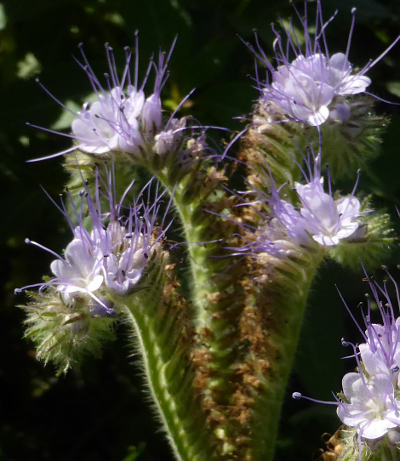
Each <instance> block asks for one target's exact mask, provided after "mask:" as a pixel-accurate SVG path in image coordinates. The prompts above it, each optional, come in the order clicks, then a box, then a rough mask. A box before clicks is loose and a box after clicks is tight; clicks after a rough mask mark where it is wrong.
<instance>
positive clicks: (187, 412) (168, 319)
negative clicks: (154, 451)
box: [121, 266, 213, 461]
mask: <svg viewBox="0 0 400 461" xmlns="http://www.w3.org/2000/svg"><path fill="white" fill-rule="evenodd" d="M163 270H165V269H164V266H161V269H160V272H159V273H158V274H157V277H155V276H153V277H151V278H150V279H149V280H148V284H149V287H147V288H146V287H145V288H144V289H143V291H140V292H138V293H136V294H134V295H133V296H132V297H131V298H130V299H128V300H126V299H124V300H121V301H123V302H124V304H125V308H124V311H125V315H126V319H127V322H128V324H129V325H130V326H131V328H132V330H133V336H134V338H135V341H134V347H135V348H136V349H137V350H138V352H139V355H140V357H141V360H142V366H143V372H144V375H145V377H146V384H147V385H148V388H149V390H150V394H151V397H152V401H153V402H154V404H155V407H156V413H157V414H158V416H159V418H160V420H161V422H162V426H163V428H164V430H165V432H166V435H167V439H168V441H169V443H170V446H171V448H172V451H173V453H174V456H175V458H176V459H177V460H178V461H209V460H210V459H211V458H212V451H213V450H212V447H211V446H210V443H207V440H206V439H207V429H206V424H205V418H204V416H203V414H202V412H201V411H200V403H199V398H198V395H196V392H195V389H194V388H193V376H194V374H193V371H192V369H191V364H190V360H189V353H190V352H189V350H190V345H191V344H190V340H191V336H190V332H189V331H188V329H187V326H186V325H185V321H184V312H183V311H182V310H181V309H180V306H179V301H178V300H177V299H174V297H172V298H170V299H169V301H167V302H165V299H163V298H165V293H163V287H164V280H163V279H164V276H163V274H162V271H163ZM164 291H165V290H164ZM169 296H170V295H169ZM181 307H182V306H181Z"/></svg>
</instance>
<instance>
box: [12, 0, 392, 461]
mask: <svg viewBox="0 0 400 461" xmlns="http://www.w3.org/2000/svg"><path fill="white" fill-rule="evenodd" d="M296 13H297V16H298V19H299V20H300V22H301V26H302V35H301V36H299V35H298V34H297V32H296V30H295V28H294V26H293V25H292V22H289V26H286V25H285V23H283V22H282V27H283V32H282V33H281V32H278V31H277V30H276V29H275V28H274V33H275V35H276V40H275V41H274V52H275V59H274V61H271V60H270V59H269V58H268V57H267V54H266V53H265V52H264V51H263V50H262V48H261V46H260V44H259V42H258V39H257V37H256V46H255V47H253V46H251V45H250V47H251V49H252V51H253V52H254V53H255V55H256V57H257V58H258V60H259V61H261V63H262V64H263V65H265V67H266V70H267V74H268V75H269V77H268V79H267V80H265V81H264V80H262V79H261V78H260V73H259V72H258V74H257V75H256V81H257V86H258V89H259V91H260V95H259V99H258V101H257V102H256V104H255V106H254V108H253V110H252V112H251V113H250V114H249V117H248V121H249V123H248V126H247V127H246V129H245V130H243V133H242V135H240V136H239V135H237V134H236V135H235V134H233V137H232V139H233V140H237V139H239V138H240V139H239V143H238V144H239V153H238V157H239V160H240V161H239V162H236V160H233V161H232V156H231V155H229V156H227V155H225V154H226V151H227V150H228V149H227V148H226V147H225V148H223V147H221V148H220V149H218V148H217V149H216V148H215V147H213V148H210V146H209V142H208V139H207V131H208V130H209V129H212V127H206V126H201V125H200V124H199V123H198V122H196V123H195V122H194V119H192V118H191V117H181V118H178V116H177V113H178V111H179V110H180V108H181V106H182V105H183V104H184V103H185V102H186V101H187V99H188V98H189V97H191V93H190V94H189V95H188V96H187V97H186V98H184V99H183V101H182V102H181V103H180V104H179V105H178V107H177V109H176V110H175V111H174V112H173V113H172V114H167V113H166V111H165V110H164V108H163V107H164V105H163V101H162V99H161V91H162V89H163V88H164V86H165V83H166V80H167V77H168V73H167V66H168V65H169V62H170V60H171V57H172V51H173V48H174V46H175V42H174V43H173V45H172V47H171V48H170V51H169V52H168V53H166V54H165V53H161V52H160V53H159V54H158V56H157V59H151V60H150V63H149V65H148V67H147V71H146V73H145V76H144V78H143V79H140V78H139V57H138V56H139V54H138V42H137V38H136V46H135V50H134V52H131V50H130V49H128V48H126V49H125V61H124V64H123V66H122V72H119V70H118V69H119V67H118V63H117V61H116V59H115V57H114V53H113V50H112V49H111V47H110V45H108V44H107V45H106V61H107V67H108V73H106V74H105V77H104V79H103V78H102V79H100V78H99V77H97V75H96V74H95V73H94V71H93V69H92V67H91V65H90V63H89V60H88V58H87V56H86V54H85V53H84V52H83V49H82V47H81V46H80V50H81V58H80V59H79V60H77V61H78V64H79V66H80V67H81V68H82V69H83V71H84V72H85V73H86V75H87V76H88V79H89V82H90V85H91V88H92V90H93V95H92V96H91V97H90V98H88V99H87V101H85V102H84V104H83V105H82V108H81V110H79V111H77V112H73V114H72V115H73V121H72V123H71V127H70V132H69V133H57V134H63V135H66V136H67V137H69V138H70V139H71V141H72V146H71V147H70V148H68V149H67V150H65V151H63V152H59V153H57V154H53V155H47V156H46V155H45V156H40V157H39V158H37V159H36V160H49V159H52V158H54V157H55V158H56V157H59V156H65V163H64V166H65V168H66V169H67V171H68V172H69V174H70V177H69V180H68V185H67V186H68V187H67V192H66V196H67V200H65V199H62V201H61V204H60V205H58V204H57V203H56V202H54V203H55V204H56V206H57V207H58V208H59V210H60V211H61V212H62V214H63V215H64V217H65V219H66V220H67V222H68V224H69V226H70V228H71V232H72V239H71V241H70V242H69V243H68V244H67V245H66V248H65V250H64V252H62V253H60V254H57V253H55V252H54V251H52V250H49V249H47V248H46V247H44V246H42V245H41V244H39V243H36V242H32V241H30V240H27V242H28V243H31V244H33V245H34V246H38V247H40V248H42V249H44V250H46V251H48V252H49V253H50V254H51V255H52V257H53V261H52V262H51V264H50V271H49V272H51V274H52V275H50V276H47V277H44V279H43V281H42V282H39V283H37V284H34V285H29V286H27V287H24V288H23V289H19V290H17V292H21V291H25V292H26V294H27V298H28V301H27V303H26V304H25V305H24V306H23V309H24V310H25V311H26V313H27V317H26V322H25V325H26V336H27V337H28V338H30V339H31V340H32V341H33V343H34V345H35V347H36V351H37V357H38V359H40V360H42V361H43V362H44V363H53V364H55V365H56V367H57V368H58V370H59V372H60V373H63V372H64V373H65V372H67V370H69V369H70V368H74V367H76V366H78V365H79V363H80V361H81V360H82V359H83V357H88V356H89V355H91V354H92V355H93V354H95V355H96V354H98V353H99V352H100V350H101V345H102V343H103V341H104V340H105V339H107V338H112V336H113V332H114V326H115V325H116V324H118V323H123V324H124V325H125V327H126V328H128V329H129V331H130V332H131V334H130V335H129V342H130V345H131V347H132V349H133V350H134V351H136V352H137V354H136V355H137V357H138V360H139V361H140V363H141V365H142V370H143V376H144V381H145V385H146V386H147V389H148V391H149V394H150V397H151V401H152V402H153V406H154V408H155V411H156V413H157V415H158V417H159V421H160V423H161V426H162V428H163V430H164V432H165V435H166V437H167V439H168V441H169V444H170V447H171V450H172V453H173V455H174V456H175V458H176V459H177V460H181V461H212V460H216V461H217V460H245V461H268V460H272V459H273V456H274V453H275V447H276V440H277V434H278V424H279V419H280V413H281V407H282V402H283V399H284V397H285V395H286V387H287V383H288V379H289V375H290V372H291V369H292V366H293V361H294V356H295V353H296V348H297V345H298V341H299V336H300V331H301V326H302V322H303V317H304V313H305V310H306V305H307V300H308V295H309V291H310V287H311V286H312V283H313V280H314V277H315V275H316V274H317V273H318V272H319V267H320V264H321V263H322V261H324V260H325V259H326V258H328V257H329V258H331V259H334V260H335V261H337V262H338V263H339V264H342V265H344V266H348V267H350V268H352V269H353V270H354V269H355V270H359V259H360V257H362V258H363V260H364V263H365V264H366V265H367V266H368V268H369V269H373V268H374V267H375V266H376V265H377V264H378V263H380V262H382V260H383V259H384V257H385V256H386V254H387V253H388V251H390V249H391V248H392V246H393V243H394V241H395V239H394V233H393V230H392V228H391V225H390V221H389V217H388V215H387V214H386V213H385V212H384V211H380V210H378V211H376V210H375V209H374V206H373V199H372V198H371V197H370V196H368V195H366V194H365V193H364V195H363V191H362V190H358V189H359V187H358V186H359V181H358V180H359V177H360V171H359V170H358V169H359V166H360V165H363V164H365V163H366V160H367V159H368V158H369V157H371V154H372V153H373V154H374V155H375V154H377V149H376V147H377V145H378V144H379V142H380V138H379V135H380V133H381V131H382V129H383V126H384V125H385V124H386V123H387V121H386V119H384V118H382V117H380V116H376V115H373V114H372V112H371V107H372V103H373V99H372V97H371V95H370V93H369V88H370V87H372V88H373V82H372V81H371V79H370V78H369V77H368V76H367V75H366V73H367V72H368V71H369V70H370V69H371V68H372V67H373V66H374V65H375V64H376V63H377V62H378V61H379V60H381V59H382V58H383V56H384V55H385V54H386V53H387V52H388V51H390V49H391V47H392V46H394V44H395V43H396V42H397V40H398V39H396V40H395V41H394V42H393V43H392V45H390V46H389V47H388V48H387V49H386V50H385V51H384V52H383V53H382V54H381V56H379V57H378V58H377V59H375V60H372V61H370V62H368V64H366V65H365V66H364V67H363V68H361V69H357V68H356V67H355V66H354V65H353V64H352V60H351V59H350V43H351V38H352V34H353V29H354V21H355V11H354V10H352V22H351V27H350V34H349V39H348V44H347V47H346V49H345V50H339V51H337V52H335V53H333V54H331V53H330V52H329V50H328V45H327V37H326V33H325V32H326V28H327V26H328V25H329V24H330V23H331V22H332V20H333V18H331V19H329V20H328V21H327V22H325V21H324V20H323V17H322V4H321V2H320V1H318V2H317V4H316V22H315V25H314V32H313V34H311V32H310V24H309V17H310V14H309V13H308V12H307V5H306V9H305V13H304V17H302V16H301V15H300V13H299V12H298V11H297V10H296ZM131 69H132V70H131ZM151 80H153V86H151V88H150V81H151ZM40 85H41V86H42V88H43V89H44V90H45V91H46V93H48V94H50V92H49V90H47V89H46V88H45V87H44V86H43V85H42V84H40ZM367 89H368V90H367ZM51 97H52V98H53V99H55V100H56V101H57V102H58V103H60V104H61V105H62V103H61V102H60V101H58V99H56V97H55V96H52V95H51ZM67 110H68V109H67ZM32 126H34V127H36V128H40V127H37V126H36V125H32ZM40 129H45V128H40ZM47 131H50V132H52V130H47ZM55 133H56V132H55ZM233 144H234V143H233V142H231V143H230V144H229V145H228V146H230V145H233ZM219 152H224V153H223V154H220V153H219ZM230 154H231V153H230ZM326 164H328V167H327V166H326ZM241 174H244V175H245V178H244V180H243V181H242V183H243V184H245V186H244V189H243V190H240V191H237V190H235V186H234V184H235V182H236V179H239V180H241V179H243V178H240V175H241ZM346 176H347V177H353V178H355V185H354V187H353V186H350V189H344V191H343V192H341V191H339V189H338V187H335V186H336V183H338V182H339V181H340V180H341V179H343V178H344V177H346ZM356 194H357V196H356ZM169 232H173V234H172V235H173V238H174V239H177V238H178V239H179V241H178V242H177V243H176V242H174V243H173V244H172V243H171V241H169V240H168V238H167V236H168V234H169ZM177 236H178V237H177ZM178 247H181V248H182V250H179V255H180V256H179V258H177V257H176V256H175V252H176V249H177V248H178ZM182 253H183V254H184V256H183V261H182ZM185 267H187V268H188V270H182V268H185ZM371 289H375V291H374V293H375V294H377V291H376V290H378V291H379V290H380V291H382V292H383V293H385V288H383V289H381V288H380V287H378V288H375V285H374V284H371ZM391 312H392V311H391V310H386V308H383V307H382V309H381V313H382V318H383V322H384V325H383V326H377V325H375V324H372V323H370V322H369V320H368V319H367V317H366V330H367V331H366V333H365V334H364V333H363V335H364V339H365V344H364V345H359V346H354V347H353V349H354V356H355V358H356V361H357V366H358V368H357V371H356V372H352V373H350V374H348V375H346V377H345V379H344V381H343V395H342V394H341V395H340V396H339V397H338V399H337V401H336V402H334V404H335V405H337V406H338V415H339V417H340V419H341V421H342V422H343V424H345V425H346V426H347V430H344V432H343V433H346V434H347V435H346V437H348V438H351V437H353V436H354V437H355V438H356V439H357V440H358V444H357V443H356V444H355V445H354V444H353V448H351V449H350V448H349V449H347V448H346V450H344V451H343V453H345V456H347V457H345V458H338V459H346V460H349V461H350V460H357V459H359V456H360V455H359V454H360V453H361V451H362V450H364V447H366V449H365V450H364V451H365V454H364V451H363V456H364V458H363V460H364V459H368V457H369V456H374V453H375V449H376V450H380V449H381V446H382V444H381V443H380V442H381V440H383V438H385V437H387V434H388V433H389V432H390V431H397V428H398V426H399V425H400V419H399V418H398V415H397V398H398V397H397V394H396V392H397V387H396V386H398V384H397V374H396V373H398V367H399V366H400V364H397V360H398V357H397V355H398V354H397V353H396V352H395V351H394V350H393V347H392V346H390V345H389V343H390V344H392V343H394V342H395V340H397V330H396V328H397V327H396V325H397V320H393V318H392V317H391V315H392V314H391ZM368 315H369V314H368ZM368 322H369V323H368ZM385 322H386V323H388V325H389V326H388V327H387V328H386V323H385ZM381 330H382V332H383V333H382V334H383V336H384V340H382V339H381V337H382V335H381ZM386 330H388V331H389V330H390V332H389V333H387V331H386ZM395 330H396V332H395ZM393 335H394V336H393ZM357 348H358V349H357ZM359 356H361V358H360V357H359ZM382 367H383V368H385V367H386V368H385V369H384V370H383V371H382ZM393 370H395V371H393ZM394 374H396V379H395V378H394ZM390 386H392V387H390ZM295 395H296V396H297V397H298V396H299V395H298V394H295ZM369 395H373V396H374V398H372V399H371V402H370V403H368V402H369V401H366V400H365V399H366V396H369ZM371 412H372V413H371ZM371 415H372V416H371ZM346 431H347V432H346ZM348 434H352V435H351V436H349V435H348ZM369 439H373V440H376V441H377V442H378V443H364V441H365V440H369ZM349 440H350V439H349ZM346 446H349V447H350V445H346ZM391 449H392V448H391ZM396 450H397V448H396Z"/></svg>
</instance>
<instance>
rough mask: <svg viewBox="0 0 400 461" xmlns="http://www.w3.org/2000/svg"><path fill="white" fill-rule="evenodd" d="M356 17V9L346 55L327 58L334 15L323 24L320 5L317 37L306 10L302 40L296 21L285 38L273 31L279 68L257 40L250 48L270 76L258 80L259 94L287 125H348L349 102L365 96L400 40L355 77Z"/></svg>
mask: <svg viewBox="0 0 400 461" xmlns="http://www.w3.org/2000/svg"><path fill="white" fill-rule="evenodd" d="M355 12H356V9H355V8H353V9H352V22H351V27H350V32H349V37H348V44H347V49H346V51H345V53H343V52H338V53H334V54H332V55H331V54H330V53H329V50H328V46H327V40H326V36H325V31H326V28H327V26H328V25H329V23H330V22H331V21H332V20H333V19H334V17H335V15H336V13H335V15H334V16H332V17H331V18H330V19H329V20H328V21H326V22H324V20H323V16H322V6H321V1H320V0H318V1H317V12H316V21H315V33H314V36H312V35H310V31H309V27H310V24H309V19H308V14H307V8H306V9H305V12H304V18H303V17H301V15H300V13H299V12H298V11H297V10H296V13H297V15H298V18H299V20H300V22H301V25H302V28H303V31H302V32H303V34H302V35H303V36H302V37H299V36H298V34H297V33H296V31H295V28H294V26H293V24H292V22H290V24H289V25H288V26H286V25H285V24H284V23H283V22H282V23H281V27H282V32H283V36H282V35H281V33H280V32H279V31H278V30H276V28H275V27H274V26H272V29H273V32H274V34H275V37H276V38H275V42H274V52H275V61H276V63H277V64H278V66H277V67H276V68H275V67H274V65H273V63H272V62H271V61H270V60H269V59H268V57H267V56H266V54H265V53H264V51H263V49H262V47H261V45H260V44H259V42H258V39H257V37H256V43H257V48H254V47H252V46H251V45H249V47H250V49H251V50H252V51H253V52H254V54H255V55H256V57H257V58H258V59H259V60H260V61H261V62H262V63H263V64H264V65H265V66H266V67H267V69H268V71H269V74H270V75H268V77H267V81H266V82H263V81H260V79H259V78H257V80H258V87H259V89H260V91H261V97H260V100H261V101H262V102H263V103H265V104H273V105H274V107H275V109H277V111H278V112H280V113H282V114H284V115H285V116H286V117H288V118H289V120H295V121H298V122H303V123H306V124H308V125H311V126H320V125H322V124H323V123H325V122H326V121H327V120H328V119H331V120H335V121H340V122H345V121H346V120H347V119H348V118H349V117H350V112H351V109H350V105H349V104H348V101H347V99H346V98H347V97H348V96H352V95H356V94H361V93H365V92H366V89H367V87H368V86H369V85H370V83H371V80H370V79H369V78H368V77H367V76H366V75H365V74H366V73H367V72H368V71H369V70H370V69H371V67H372V66H374V65H375V64H376V63H377V62H378V61H379V60H380V59H382V57H383V56H384V55H385V54H386V53H387V52H388V51H389V50H390V49H391V48H392V46H394V44H395V43H396V42H397V41H398V39H399V38H397V39H396V41H395V42H393V43H392V44H391V45H390V46H389V47H388V48H387V49H386V50H385V51H384V52H383V53H382V54H381V55H380V56H379V57H378V58H377V59H375V60H374V61H370V62H368V64H366V65H365V66H364V67H363V68H362V69H361V70H360V71H359V72H355V71H354V69H353V65H352V64H351V63H350V61H349V52H350V45H351V39H352V34H353V29H354V24H355ZM285 40H286V43H285ZM303 43H304V45H303Z"/></svg>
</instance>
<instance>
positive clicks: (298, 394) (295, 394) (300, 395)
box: [292, 392, 303, 400]
mask: <svg viewBox="0 0 400 461" xmlns="http://www.w3.org/2000/svg"><path fill="white" fill-rule="evenodd" d="M302 397H303V396H302V394H301V393H300V392H293V394H292V398H293V399H295V400H300V399H301V398H302Z"/></svg>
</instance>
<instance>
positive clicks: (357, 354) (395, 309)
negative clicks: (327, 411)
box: [337, 273, 400, 442]
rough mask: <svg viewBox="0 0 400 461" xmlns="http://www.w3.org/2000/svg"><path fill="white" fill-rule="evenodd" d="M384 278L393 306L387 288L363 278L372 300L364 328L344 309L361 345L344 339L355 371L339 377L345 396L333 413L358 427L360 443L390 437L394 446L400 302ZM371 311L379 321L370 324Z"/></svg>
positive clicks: (399, 402)
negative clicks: (354, 361)
mask: <svg viewBox="0 0 400 461" xmlns="http://www.w3.org/2000/svg"><path fill="white" fill-rule="evenodd" d="M387 275H388V277H389V279H390V281H391V285H392V288H394V298H395V301H394V302H393V301H392V297H393V296H391V295H390V292H389V284H388V283H387V282H385V283H384V284H383V286H380V285H379V284H378V283H377V282H376V281H373V280H371V278H370V277H368V275H367V274H366V278H367V280H368V284H369V287H370V291H371V293H372V298H371V297H369V296H368V299H367V308H366V311H365V312H363V326H361V325H360V324H359V323H358V322H357V321H356V320H355V318H354V316H353V315H352V313H351V312H350V310H349V308H348V307H347V305H346V308H347V309H348V311H349V312H350V314H351V316H352V318H353V320H354V322H355V324H356V326H357V328H358V330H359V331H360V332H361V334H362V337H363V342H362V343H360V344H357V345H355V344H353V343H350V342H347V341H345V340H342V344H343V345H344V346H350V347H351V348H352V349H353V351H354V354H353V357H354V358H355V360H356V363H357V370H356V371H355V372H351V373H347V374H346V375H345V376H344V377H343V381H342V385H343V395H342V396H341V399H340V401H338V403H337V405H338V409H337V414H338V416H339V418H340V419H341V421H342V422H343V423H344V424H346V425H347V426H349V427H354V428H357V431H358V435H359V438H360V440H361V438H364V439H368V440H375V439H378V438H380V437H383V436H384V435H386V434H388V433H392V434H391V435H392V438H393V439H394V440H395V441H396V442H397V441H398V440H399V435H400V433H399V432H398V431H399V429H400V398H399V395H400V378H399V370H400V368H399V364H400V311H399V309H400V298H399V289H398V286H397V284H396V282H395V281H394V279H393V277H392V276H391V275H390V274H389V273H388V274H387ZM345 304H346V303H345ZM374 307H375V310H376V309H377V310H378V313H379V316H380V322H379V323H375V322H374V320H373V317H374ZM394 429H397V430H396V431H393V430H394ZM396 433H397V435H396Z"/></svg>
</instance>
